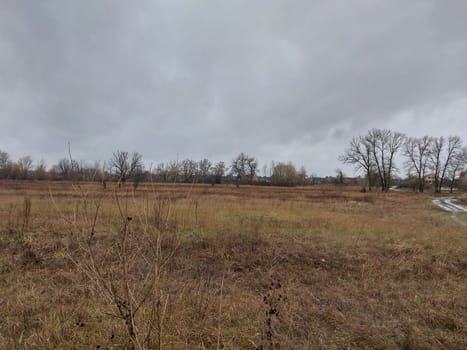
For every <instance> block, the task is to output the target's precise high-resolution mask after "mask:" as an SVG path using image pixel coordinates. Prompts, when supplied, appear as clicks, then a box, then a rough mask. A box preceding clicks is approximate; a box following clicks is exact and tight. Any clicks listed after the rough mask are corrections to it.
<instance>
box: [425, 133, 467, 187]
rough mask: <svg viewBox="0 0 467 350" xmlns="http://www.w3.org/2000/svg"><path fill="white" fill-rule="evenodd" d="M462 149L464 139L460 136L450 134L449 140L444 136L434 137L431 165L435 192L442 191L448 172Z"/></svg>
mask: <svg viewBox="0 0 467 350" xmlns="http://www.w3.org/2000/svg"><path fill="white" fill-rule="evenodd" d="M461 151H462V140H461V138H460V137H459V136H449V137H448V139H447V141H446V139H445V138H444V137H442V136H441V137H437V138H434V139H433V143H432V146H431V150H430V162H429V167H430V169H431V170H432V171H433V176H434V191H435V192H437V193H440V192H441V189H442V187H443V184H444V181H445V179H446V175H447V172H448V170H449V168H451V167H452V165H453V162H454V160H455V159H456V157H457V155H458V154H459V153H460V152H461Z"/></svg>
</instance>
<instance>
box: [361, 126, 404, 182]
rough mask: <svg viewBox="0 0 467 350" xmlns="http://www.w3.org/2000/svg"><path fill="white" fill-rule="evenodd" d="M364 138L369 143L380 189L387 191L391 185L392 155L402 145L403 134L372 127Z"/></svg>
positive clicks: (393, 167) (393, 166)
mask: <svg viewBox="0 0 467 350" xmlns="http://www.w3.org/2000/svg"><path fill="white" fill-rule="evenodd" d="M365 140H366V142H368V144H369V145H370V151H371V155H372V158H373V162H374V164H375V167H376V171H377V173H378V176H379V180H380V184H381V190H383V191H388V190H389V188H390V187H391V179H392V173H393V171H394V169H395V165H394V156H395V155H396V153H397V152H398V150H399V148H400V147H401V146H402V145H403V143H404V140H405V136H404V134H401V133H398V132H393V131H391V130H387V129H372V130H370V131H369V132H368V134H367V135H366V136H365Z"/></svg>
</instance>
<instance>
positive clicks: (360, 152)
mask: <svg viewBox="0 0 467 350" xmlns="http://www.w3.org/2000/svg"><path fill="white" fill-rule="evenodd" d="M339 160H340V161H341V162H343V163H344V164H352V165H354V166H355V168H356V170H357V171H358V170H363V172H364V174H365V177H366V179H367V181H368V190H369V191H371V187H372V184H373V182H374V180H373V176H372V175H373V174H374V169H375V162H374V160H373V153H372V148H371V145H370V143H369V142H368V141H367V139H366V138H365V137H364V136H358V137H354V138H353V139H352V140H351V141H350V145H349V147H348V148H347V149H346V150H345V153H344V154H343V155H341V156H339Z"/></svg>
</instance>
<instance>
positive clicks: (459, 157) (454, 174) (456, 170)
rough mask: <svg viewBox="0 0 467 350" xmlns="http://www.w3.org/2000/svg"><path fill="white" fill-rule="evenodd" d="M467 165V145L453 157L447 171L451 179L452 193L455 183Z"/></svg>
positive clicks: (450, 189)
mask: <svg viewBox="0 0 467 350" xmlns="http://www.w3.org/2000/svg"><path fill="white" fill-rule="evenodd" d="M466 166H467V147H464V148H462V149H460V150H459V151H458V152H456V153H455V155H454V156H453V158H452V161H451V164H450V165H449V166H448V169H447V171H446V175H447V178H448V180H449V191H450V192H451V193H452V192H453V190H454V185H455V183H456V180H457V179H458V176H459V175H460V173H461V172H462V171H463V170H465V168H466Z"/></svg>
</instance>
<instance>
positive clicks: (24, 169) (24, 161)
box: [17, 156, 33, 179]
mask: <svg viewBox="0 0 467 350" xmlns="http://www.w3.org/2000/svg"><path fill="white" fill-rule="evenodd" d="M32 163H33V161H32V158H31V157H30V156H24V157H21V158H20V159H18V162H17V164H18V170H19V176H20V178H22V179H27V178H28V177H29V173H30V171H31V169H32Z"/></svg>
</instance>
